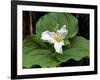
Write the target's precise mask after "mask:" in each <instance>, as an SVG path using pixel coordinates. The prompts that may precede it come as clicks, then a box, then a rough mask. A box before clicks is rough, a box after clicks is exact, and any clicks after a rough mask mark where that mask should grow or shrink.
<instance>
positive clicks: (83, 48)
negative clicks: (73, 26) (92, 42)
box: [56, 37, 89, 62]
mask: <svg viewBox="0 0 100 80" xmlns="http://www.w3.org/2000/svg"><path fill="white" fill-rule="evenodd" d="M56 57H57V59H58V60H59V61H60V62H66V61H68V60H70V59H74V60H77V61H79V60H81V59H82V58H84V57H89V41H88V40H86V39H85V38H83V37H74V38H73V39H72V40H71V47H70V48H69V49H64V52H63V54H62V55H61V54H57V55H56Z"/></svg>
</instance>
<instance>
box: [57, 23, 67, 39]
mask: <svg viewBox="0 0 100 80" xmlns="http://www.w3.org/2000/svg"><path fill="white" fill-rule="evenodd" d="M57 32H59V33H61V34H62V36H63V38H65V36H66V35H67V34H68V29H66V25H63V26H62V28H61V29H60V30H57Z"/></svg>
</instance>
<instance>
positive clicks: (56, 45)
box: [54, 41, 64, 54]
mask: <svg viewBox="0 0 100 80" xmlns="http://www.w3.org/2000/svg"><path fill="white" fill-rule="evenodd" d="M63 45H64V41H60V42H55V43H54V48H55V50H56V52H57V53H59V54H63V50H62V46H63Z"/></svg>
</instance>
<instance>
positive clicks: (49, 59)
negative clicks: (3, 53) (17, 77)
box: [23, 49, 59, 68]
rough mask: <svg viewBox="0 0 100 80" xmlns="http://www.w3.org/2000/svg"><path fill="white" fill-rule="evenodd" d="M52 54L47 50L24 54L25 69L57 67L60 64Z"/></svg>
mask: <svg viewBox="0 0 100 80" xmlns="http://www.w3.org/2000/svg"><path fill="white" fill-rule="evenodd" d="M51 54H52V53H51V52H50V51H49V50H45V49H36V50H33V51H30V53H28V54H23V67H27V68H29V67H32V65H39V66H41V67H56V66H57V65H58V64H59V62H58V61H57V60H56V59H55V57H53V56H51Z"/></svg>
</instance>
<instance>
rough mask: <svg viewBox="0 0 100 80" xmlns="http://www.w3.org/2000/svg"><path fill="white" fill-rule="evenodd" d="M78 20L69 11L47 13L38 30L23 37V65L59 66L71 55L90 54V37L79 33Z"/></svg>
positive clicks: (75, 57)
mask: <svg viewBox="0 0 100 80" xmlns="http://www.w3.org/2000/svg"><path fill="white" fill-rule="evenodd" d="M77 33H78V20H77V18H75V17H74V16H73V15H72V14H69V13H47V14H46V15H44V16H42V17H41V18H40V19H39V20H38V21H37V23H36V34H33V35H31V36H27V37H26V38H25V39H24V41H23V58H22V59H23V60H22V62H23V67H25V68H31V67H32V66H35V65H39V66H41V67H42V68H44V67H45V68H48V67H58V66H60V64H61V63H63V62H67V61H68V60H70V59H74V60H76V61H79V60H81V59H82V58H85V57H89V40H87V39H85V38H83V37H81V36H76V34H77Z"/></svg>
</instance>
